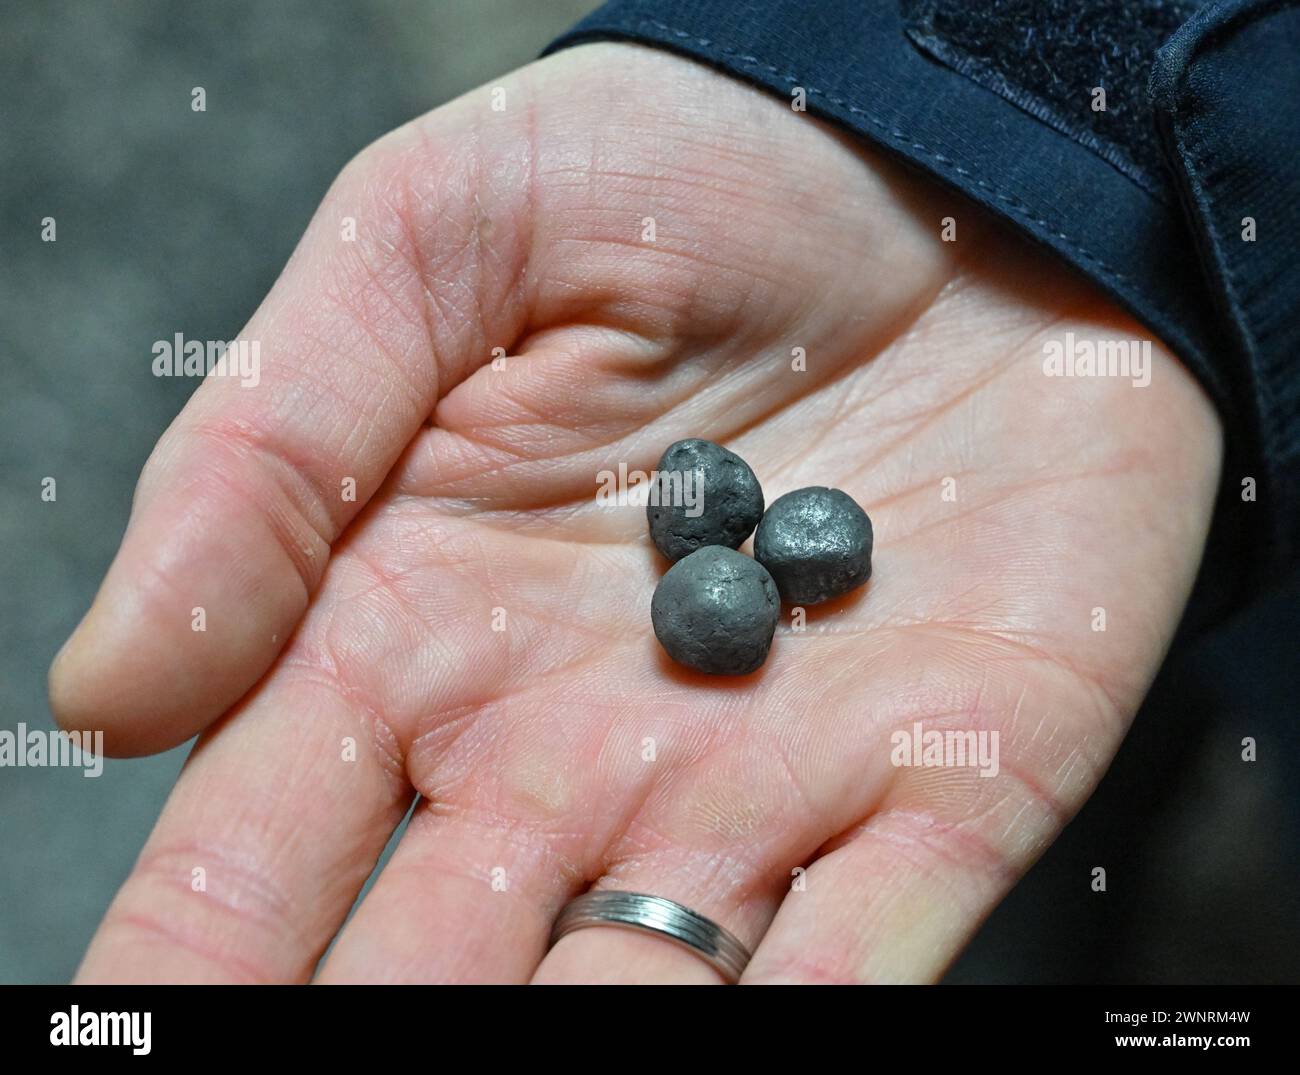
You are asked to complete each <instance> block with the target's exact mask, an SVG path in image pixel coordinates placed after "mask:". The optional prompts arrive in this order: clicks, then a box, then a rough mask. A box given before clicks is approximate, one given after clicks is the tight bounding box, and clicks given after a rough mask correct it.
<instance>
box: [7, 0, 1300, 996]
mask: <svg viewBox="0 0 1300 1075" xmlns="http://www.w3.org/2000/svg"><path fill="white" fill-rule="evenodd" d="M592 6H594V0H592V2H591V3H589V2H588V0H547V2H545V3H541V2H534V0H443V2H439V0H368V2H358V3H350V4H328V3H319V2H308V0H294V2H281V3H275V4H257V3H242V2H224V3H221V4H206V5H199V4H177V3H170V4H166V3H152V2H134V3H123V4H111V5H110V4H92V3H89V2H87V3H40V4H7V5H5V6H4V9H3V13H2V14H0V728H9V729H16V727H17V725H18V724H19V723H20V722H26V723H27V724H28V725H34V726H39V727H42V728H48V727H50V726H51V722H50V717H49V711H48V708H47V704H46V699H45V670H46V667H47V665H48V663H49V660H50V658H51V657H52V656H53V654H54V652H55V651H56V650H57V648H58V647H59V645H60V644H61V643H62V641H63V640H64V638H65V637H66V636H67V634H68V633H69V631H70V630H71V629H72V627H73V626H74V625H75V623H76V621H77V620H78V618H79V617H80V616H81V614H82V612H83V611H84V610H85V609H86V607H87V606H88V605H89V602H90V599H91V596H92V594H93V593H94V590H95V587H96V586H97V584H98V582H99V580H100V578H101V576H102V574H103V572H104V570H105V568H106V567H107V565H108V563H109V560H110V559H111V557H112V554H113V552H114V550H115V548H116V546H117V542H118V539H119V537H120V536H121V533H122V530H123V528H124V526H125V523H126V518H127V513H128V510H129V507H130V498H131V490H132V488H133V487H134V483H135V479H136V477H137V475H138V473H139V470H140V467H141V465H142V463H143V462H144V459H145V457H146V456H147V454H148V452H149V449H150V448H151V447H152V445H153V443H154V441H155V439H156V438H157V437H158V435H159V434H160V433H161V432H162V430H163V429H164V428H165V426H166V425H167V423H168V422H169V421H170V419H171V418H172V416H173V415H174V414H175V413H176V412H177V411H178V410H179V409H180V407H181V406H182V405H183V404H184V402H185V399H186V397H187V396H188V394H189V392H190V391H192V390H193V387H194V384H193V382H191V381H189V380H186V379H182V378H155V377H153V376H152V375H151V374H150V370H149V360H150V358H151V355H150V346H151V345H152V343H153V341H154V340H157V339H160V338H170V337H171V336H172V335H173V334H174V333H176V332H182V333H184V335H185V336H186V337H188V338H193V339H229V338H231V337H233V336H234V334H235V333H236V332H237V331H238V330H239V328H240V327H241V326H242V325H243V324H244V322H245V321H246V320H247V318H248V317H249V315H250V314H251V313H252V312H253V310H254V308H255V307H256V305H257V303H258V301H259V300H260V299H261V298H262V296H263V295H264V294H265V293H266V291H267V290H268V288H269V287H270V285H271V283H272V281H273V280H274V279H275V277H276V275H277V274H278V273H279V271H280V268H281V267H282V265H283V264H284V262H285V260H286V258H287V257H288V255H289V253H290V251H291V250H292V248H293V245H294V243H295V242H296V240H297V238H298V236H299V234H300V233H301V231H302V230H303V228H304V226H305V225H306V223H307V220H308V218H309V216H310V214H311V212H312V210H313V208H314V207H315V205H316V203H317V202H318V200H319V199H320V197H321V195H322V194H323V193H324V191H325V189H326V187H327V186H328V184H329V182H330V181H331V179H332V178H333V177H334V175H335V174H336V172H337V171H338V170H339V168H340V167H341V166H342V165H343V164H344V163H345V162H346V161H347V160H348V159H349V158H350V157H351V156H352V155H353V154H354V153H356V152H357V151H358V150H359V149H361V148H362V147H363V146H364V145H366V144H367V143H368V142H370V141H372V140H373V139H375V138H376V137H378V136H379V135H381V134H382V133H384V132H385V131H387V130H388V129H389V128H391V127H394V126H396V125H398V124H399V123H401V122H403V121H404V120H406V119H408V118H410V117H411V116H413V115H416V114H418V113H420V112H423V111H425V110H427V109H429V108H431V107H433V106H436V105H438V104H440V103H442V102H444V101H446V100H448V99H450V98H452V97H454V96H456V95H457V94H459V93H462V92H464V91H466V90H468V89H471V88H473V87H474V86H476V85H479V84H481V83H483V82H486V81H488V80H489V79H491V78H492V77H493V76H494V75H497V74H499V73H501V72H503V71H506V70H508V69H510V68H512V67H515V66H518V65H519V64H522V63H526V62H528V61H529V60H530V59H532V58H533V57H534V56H535V55H536V53H537V52H538V51H539V50H540V49H541V47H542V46H543V45H544V44H545V43H546V42H547V41H548V40H549V39H550V38H552V37H553V36H555V35H556V34H558V33H559V32H560V31H562V30H563V29H564V28H565V27H567V26H568V25H569V24H571V23H572V22H574V21H576V20H577V18H579V17H580V16H581V15H582V14H584V13H585V11H586V10H588V8H590V7H592ZM194 86H203V87H204V88H205V89H206V91H207V97H208V110H207V112H206V113H202V114H197V115H196V114H195V113H193V112H191V110H190V90H191V88H192V87H194ZM46 216H52V217H54V218H56V220H57V227H58V241H57V242H55V243H44V242H41V241H40V228H41V223H40V222H41V219H42V218H43V217H46ZM47 475H52V476H55V477H56V478H57V480H58V499H57V501H55V502H54V503H44V502H42V501H41V499H40V495H39V494H40V483H41V479H42V478H44V477H45V476H47ZM1298 607H1300V584H1298V583H1297V581H1296V580H1295V579H1292V580H1290V581H1289V582H1287V583H1286V584H1285V586H1284V588H1283V589H1282V590H1281V591H1280V592H1279V593H1278V595H1276V596H1275V597H1273V598H1272V599H1270V600H1269V601H1267V602H1265V603H1264V604H1262V605H1261V606H1259V607H1258V608H1256V609H1254V610H1252V611H1251V612H1250V613H1249V614H1247V615H1245V616H1243V617H1241V618H1239V620H1238V621H1237V622H1235V623H1233V624H1230V625H1228V626H1227V627H1226V628H1225V629H1223V630H1221V631H1219V632H1218V633H1217V634H1216V635H1214V636H1212V637H1210V638H1207V639H1204V640H1202V641H1201V642H1200V643H1198V644H1197V645H1196V646H1195V647H1194V648H1193V649H1191V650H1190V651H1188V652H1186V653H1184V654H1183V655H1181V656H1180V657H1179V658H1178V659H1176V660H1174V661H1171V663H1170V665H1169V666H1168V668H1167V670H1166V673H1165V674H1164V675H1163V676H1162V682H1161V684H1160V685H1159V686H1158V687H1157V689H1156V691H1155V692H1154V693H1153V696H1152V699H1151V701H1150V702H1149V704H1148V706H1147V707H1146V709H1145V710H1144V712H1143V713H1142V714H1141V715H1140V717H1139V720H1138V724H1137V726H1136V728H1135V732H1134V734H1133V735H1132V736H1131V737H1130V739H1129V741H1128V743H1126V745H1125V747H1124V749H1123V751H1122V752H1121V755H1120V757H1119V759H1118V760H1117V762H1116V764H1115V767H1114V769H1113V770H1112V773H1111V775H1110V776H1109V777H1108V778H1107V780H1106V781H1105V782H1104V784H1103V787H1102V789H1101V791H1100V792H1099V793H1098V795H1097V796H1096V797H1095V798H1094V799H1093V801H1092V802H1091V803H1090V804H1089V805H1088V807H1087V808H1085V810H1084V812H1083V814H1082V815H1081V816H1080V818H1079V819H1078V820H1077V821H1076V822H1075V823H1074V824H1073V825H1072V826H1071V827H1070V828H1069V829H1068V830H1067V832H1066V834H1065V835H1064V836H1063V837H1062V839H1061V840H1060V841H1059V842H1058V843H1057V844H1056V845H1055V846H1054V847H1053V849H1052V850H1051V851H1050V852H1049V853H1048V855H1047V856H1046V857H1045V859H1044V860H1043V862H1042V863H1040V865H1039V866H1038V867H1036V868H1035V870H1034V871H1033V872H1032V873H1031V875H1030V876H1029V878H1027V879H1026V881H1025V882H1024V883H1022V884H1021V885H1020V886H1019V887H1018V888H1017V890H1016V891H1015V892H1014V893H1013V894H1012V896H1011V897H1010V899H1008V900H1007V901H1006V902H1005V903H1004V904H1003V906H1002V907H1001V908H999V909H998V911H997V912H996V913H995V914H994V916H993V917H992V919H991V920H990V921H989V923H988V924H987V925H986V927H985V929H984V930H983V932H982V933H981V935H980V936H979V938H978V939H977V940H976V942H975V943H974V945H973V946H972V947H971V949H970V950H969V951H968V952H967V954H966V955H965V956H964V957H963V958H962V959H961V961H960V962H959V963H958V964H957V966H956V967H955V968H954V969H953V971H952V973H951V975H950V979H951V980H952V981H961V982H975V981H989V982H1014V981H1021V982H1061V981H1156V982H1182V981H1191V982H1197V981H1207V982H1220V981H1300V923H1298V921H1297V913H1296V912H1297V910H1298V909H1300V879H1298V878H1300V868H1298V855H1300V839H1297V834H1298V833H1300V809H1298V803H1300V792H1298V791H1297V786H1296V780H1297V773H1296V766H1295V758H1296V756H1297V753H1298V751H1297V730H1296V722H1295V715H1296V712H1297V707H1296V698H1297V697H1298V696H1300V671H1297V668H1295V667H1293V665H1295V663H1296V662H1295V652H1296V644H1295V640H1296V638H1297V637H1300V613H1298V612H1297V608H1298ZM1243 735H1253V736H1255V737H1256V738H1257V739H1258V740H1259V742H1260V747H1259V751H1260V758H1259V761H1258V762H1256V763H1255V764H1254V765H1245V764H1243V763H1242V762H1241V760H1240V756H1239V755H1240V745H1239V744H1240V740H1241V738H1242V736H1243ZM185 753H186V749H185V748H182V749H179V750H175V751H172V752H170V753H169V754H166V755H163V756H161V757H157V758H149V759H141V760H134V761H117V762H114V761H110V762H108V763H107V766H106V769H105V772H104V774H103V775H102V776H101V777H100V778H98V779H86V778H84V777H83V776H82V775H81V773H80V771H78V770H75V769H15V768H0V982H61V981H65V980H67V979H68V978H69V977H70V976H71V975H72V973H73V971H74V969H75V967H76V964H77V962H78V960H79V958H80V955H81V953H82V951H83V949H84V948H85V946H86V944H87V942H88V941H89V939H90V936H91V933H92V931H93V930H94V928H95V925H96V923H97V921H98V919H99V917H100V916H101V915H102V913H103V911H104V909H105V908H106V907H107V905H108V903H109V901H110V900H111V898H112V896H113V893H114V892H115V891H116V889H117V886H118V885H119V884H120V883H121V882H122V880H123V879H124V878H125V876H126V874H127V871H128V870H129V868H130V866H131V863H132V861H133V859H134V857H135V855H136V853H137V852H138V851H139V849H140V847H141V845H142V844H143V842H144V839H145V837H146V835H147V834H148V831H149V829H150V827H151V825H152V824H153V821H154V818H155V817H156V816H157V813H158V811H159V809H160V807H161V805H162V803H163V800H164V798H165V796H166V794H167V792H168V789H169V787H170V786H171V784H172V782H173V780H174V778H175V776H176V773H177V772H178V770H179V768H180V765H181V762H182V760H183V758H184V755H185ZM1099 864H1100V865H1105V866H1106V867H1107V869H1108V872H1109V878H1110V891H1109V892H1108V893H1106V894H1105V895H1095V894H1093V893H1092V892H1091V891H1090V890H1089V887H1088V880H1089V871H1090V870H1091V868H1092V867H1093V866H1094V865H1099Z"/></svg>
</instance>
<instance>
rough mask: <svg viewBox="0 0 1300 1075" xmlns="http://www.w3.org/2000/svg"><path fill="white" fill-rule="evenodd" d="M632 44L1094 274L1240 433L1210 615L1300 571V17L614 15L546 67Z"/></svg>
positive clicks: (1095, 3)
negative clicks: (715, 74)
mask: <svg viewBox="0 0 1300 1075" xmlns="http://www.w3.org/2000/svg"><path fill="white" fill-rule="evenodd" d="M610 39H613V40H628V41H635V42H639V43H641V44H645V45H650V46H653V47H658V48H664V49H669V50H672V51H675V52H678V53H681V54H684V55H686V56H689V57H691V58H693V59H695V60H697V61H700V62H703V63H708V64H711V65H713V66H715V67H717V68H720V69H721V70H723V71H725V72H727V73H729V74H731V75H732V76H734V77H736V78H740V79H744V80H746V81H748V82H751V83H753V84H755V85H757V86H759V87H762V88H764V89H767V90H769V91H771V92H772V93H774V94H779V95H780V96H781V97H782V98H783V99H785V100H787V101H788V100H790V95H791V93H792V91H793V90H794V88H795V87H802V88H803V90H804V91H805V93H806V99H807V107H808V111H809V112H811V113H814V114H817V115H819V116H821V117H822V118H824V119H827V120H829V121H831V122H834V123H836V124H838V125H839V126H841V127H843V128H845V129H847V130H848V131H850V132H852V133H854V134H856V135H858V136H859V137H861V138H863V139H864V140H866V141H868V142H871V143H873V144H874V145H875V146H876V147H878V148H880V149H883V150H885V151H887V152H889V153H892V154H895V155H897V156H899V157H902V158H904V159H906V160H907V161H910V162H911V163H912V164H914V165H915V166H917V167H919V168H921V169H923V170H925V171H926V172H928V173H929V174H930V175H932V176H933V177H934V178H935V179H937V180H939V181H940V182H943V183H946V184H948V185H949V186H951V187H953V188H955V189H957V190H959V191H961V192H962V193H963V194H965V195H966V196H967V197H969V198H971V199H972V200H974V201H975V202H978V203H979V204H980V205H982V206H984V207H985V208H987V209H988V210H990V211H991V212H993V213H995V214H997V215H998V216H1000V217H1002V218H1004V219H1005V220H1006V221H1008V222H1010V223H1011V224H1012V225H1014V226H1015V227H1016V228H1018V229H1020V230H1022V231H1023V232H1025V233H1026V234H1028V235H1029V236H1031V237H1032V238H1033V239H1035V240H1036V241H1037V242H1039V243H1041V244H1042V245H1044V246H1046V247H1047V248H1049V249H1050V250H1051V251H1052V252H1053V253H1054V254H1056V255H1057V256H1058V257H1060V258H1061V259H1063V260H1065V261H1066V262H1068V263H1069V264H1071V265H1073V266H1074V267H1075V268H1076V269H1077V270H1079V271H1080V272H1082V273H1084V274H1086V275H1087V276H1088V277H1089V278H1091V279H1092V280H1093V281H1094V282H1095V283H1096V284H1097V286H1099V287H1100V288H1101V289H1102V290H1104V291H1105V292H1106V293H1108V294H1109V295H1110V296H1112V297H1113V298H1114V299H1115V300H1117V301H1118V302H1119V303H1120V304H1121V305H1122V306H1124V307H1125V308H1126V309H1128V310H1129V311H1130V312H1131V313H1132V314H1133V315H1134V316H1136V317H1137V318H1138V319H1139V320H1140V321H1142V322H1143V323H1144V324H1146V325H1147V326H1148V327H1149V328H1150V329H1151V330H1152V331H1153V332H1155V333H1156V334H1157V335H1158V336H1159V337H1160V338H1161V339H1162V340H1164V342H1165V343H1166V344H1167V345H1168V346H1170V347H1171V348H1172V349H1173V350H1174V351H1175V352H1176V353H1177V354H1178V355H1179V357H1180V358H1181V360H1182V361H1183V362H1184V363H1185V364H1186V365H1187V367H1188V368H1189V369H1190V370H1191V371H1192V373H1193V374H1194V375H1195V376H1196V377H1197V379H1198V380H1199V381H1200V382H1201V384H1202V385H1203V386H1204V388H1205V390H1206V391H1207V393H1208V394H1209V396H1210V397H1211V398H1212V399H1213V400H1214V402H1215V404H1216V406H1217V408H1218V410H1219V413H1220V415H1221V417H1222V419H1223V423H1224V427H1225V432H1226V444H1227V449H1226V459H1225V468H1224V480H1223V485H1222V487H1221V489H1220V493H1219V499H1218V504H1217V507H1216V513H1215V520H1214V526H1213V529H1212V533H1211V539H1210V552H1209V553H1208V554H1207V561H1211V562H1214V561H1217V565H1216V571H1215V579H1214V581H1213V583H1212V586H1213V587H1214V588H1216V589H1217V591H1218V592H1217V594H1216V595H1215V597H1214V599H1213V601H1212V602H1211V603H1212V604H1214V605H1216V606H1217V607H1218V609H1219V614H1221V613H1222V611H1224V610H1225V609H1226V608H1228V607H1231V606H1232V605H1235V604H1239V603H1241V602H1242V601H1244V600H1245V599H1247V598H1248V597H1249V596H1251V595H1252V594H1254V593H1256V592H1258V590H1259V589H1261V588H1262V587H1263V586H1265V585H1266V584H1267V583H1268V581H1269V580H1272V579H1276V578H1277V577H1278V576H1279V574H1280V573H1281V571H1282V569H1284V568H1285V567H1287V566H1290V565H1291V564H1292V563H1293V562H1294V559H1295V556H1296V552H1297V542H1296V532H1297V526H1298V523H1300V485H1298V483H1297V473H1296V466H1297V457H1300V317H1298V316H1297V310H1298V309H1300V171H1298V170H1297V167H1296V165H1297V162H1298V161H1300V0H1292V2H1289V3H1285V2H1277V0H1272V2H1268V0H1221V2H1217V3H1211V4H1207V5H1204V6H1203V7H1199V8H1198V5H1197V4H1196V3H1194V2H1190V0H1126V2H1123V3H1119V2H1115V0H991V2H989V3H987V4H982V5H972V4H969V3H968V2H967V0H820V2H817V3H795V2H791V0H612V2H610V3H607V4H605V5H604V6H603V7H601V8H599V9H598V10H597V11H595V12H593V13H592V14H591V15H589V16H588V17H587V18H585V19H584V20H583V21H582V22H580V23H579V24H578V25H577V26H575V27H574V28H573V29H572V30H570V31H569V32H568V33H567V34H565V35H563V36H562V37H560V38H559V39H558V40H556V41H555V42H553V43H552V44H551V45H550V46H549V48H548V49H547V52H552V51H555V50H557V49H561V48H565V47H568V46H571V45H575V44H580V43H583V42H587V41H593V40H610ZM1096 85H1101V86H1102V87H1104V88H1105V90H1106V93H1107V95H1108V100H1107V104H1106V109H1105V110H1104V112H1101V111H1098V110H1096V109H1095V108H1094V107H1093V99H1092V97H1090V95H1089V92H1088V88H1089V87H1092V86H1096ZM1251 222H1253V223H1251ZM1248 478H1249V479H1253V482H1254V489H1255V495H1254V498H1253V499H1251V498H1249V497H1248V496H1243V482H1244V481H1245V480H1246V479H1248ZM1225 563H1231V564H1232V570H1231V571H1226V572H1225V571H1224V570H1223V568H1224V564H1225ZM1203 576H1204V573H1203ZM1229 576H1230V577H1229Z"/></svg>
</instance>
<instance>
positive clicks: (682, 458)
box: [646, 438, 763, 560]
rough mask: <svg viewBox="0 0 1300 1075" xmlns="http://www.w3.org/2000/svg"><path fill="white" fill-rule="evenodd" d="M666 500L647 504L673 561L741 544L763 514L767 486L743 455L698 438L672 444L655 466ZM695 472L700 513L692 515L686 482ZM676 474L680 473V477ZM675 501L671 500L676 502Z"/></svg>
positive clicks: (657, 539)
mask: <svg viewBox="0 0 1300 1075" xmlns="http://www.w3.org/2000/svg"><path fill="white" fill-rule="evenodd" d="M655 470H656V471H657V472H658V474H659V478H658V482H657V484H658V488H659V492H660V499H661V501H662V503H660V504H658V505H656V504H655V503H654V502H653V498H652V501H651V503H648V504H647V505H646V519H647V521H648V522H649V524H650V540H651V541H653V542H654V543H655V547H656V548H657V549H658V550H659V551H660V552H661V553H663V554H664V555H665V556H666V557H668V559H670V560H680V559H681V558H682V557H683V556H688V555H690V554H691V553H693V552H694V551H695V550H696V549H701V548H704V547H705V546H708V545H725V546H726V547H727V548H729V549H735V548H738V547H739V546H740V545H741V543H742V542H744V540H745V539H746V538H747V537H749V535H750V534H752V533H753V532H754V527H755V526H757V525H758V520H759V519H760V518H762V516H763V489H762V487H761V486H760V485H759V484H758V478H756V477H755V476H754V472H753V471H752V470H750V469H749V464H748V463H746V462H745V461H744V460H743V459H741V458H740V456H738V455H736V454H735V453H734V452H729V451H727V449H726V448H724V447H722V446H721V445H720V444H714V443H713V442H712V441H710V440H700V439H698V438H692V439H690V440H679V441H678V442H677V443H676V444H672V445H670V446H669V448H668V450H667V451H666V452H664V454H663V458H661V459H660V460H659V465H658V466H657V467H656V468H655ZM686 475H690V479H689V480H690V481H691V482H692V483H693V484H692V489H693V491H694V492H695V493H697V494H698V496H699V500H698V508H699V514H697V515H696V516H695V517H692V516H691V515H689V514H687V512H688V511H689V510H693V508H692V506H691V505H687V504H685V503H682V502H681V497H680V496H673V495H670V494H672V493H674V492H678V491H680V488H681V487H680V485H677V486H674V484H673V482H674V480H676V481H678V482H680V481H682V480H683V478H684V476H686ZM670 476H677V477H676V479H674V478H673V477H670ZM670 501H671V502H670Z"/></svg>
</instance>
